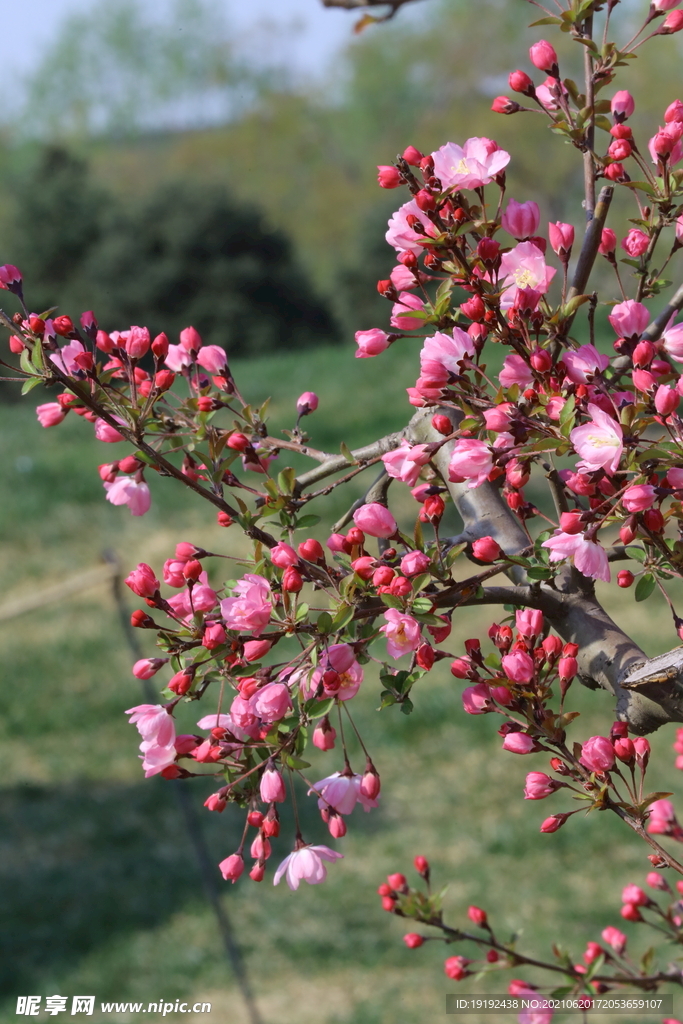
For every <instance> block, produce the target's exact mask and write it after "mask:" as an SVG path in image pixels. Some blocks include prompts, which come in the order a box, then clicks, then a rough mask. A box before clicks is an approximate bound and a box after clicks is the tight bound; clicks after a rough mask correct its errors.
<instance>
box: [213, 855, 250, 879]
mask: <svg viewBox="0 0 683 1024" xmlns="http://www.w3.org/2000/svg"><path fill="white" fill-rule="evenodd" d="M218 867H219V869H220V872H221V874H222V875H223V878H224V879H225V881H226V882H232V884H233V885H234V884H235V882H236V881H237V879H238V878H239V877H240V875H241V874H242V872H243V871H244V861H243V859H242V857H241V856H240V855H239V853H232V854H231V855H230V856H229V857H226V858H225V860H222V861H221V862H220V864H219V865H218Z"/></svg>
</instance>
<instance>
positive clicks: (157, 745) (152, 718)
mask: <svg viewBox="0 0 683 1024" xmlns="http://www.w3.org/2000/svg"><path fill="white" fill-rule="evenodd" d="M126 714H127V715H130V716H131V717H130V723H131V725H135V726H137V730H138V732H139V733H140V735H141V736H142V743H141V744H140V750H141V751H142V767H143V769H144V772H145V776H146V777H147V778H149V777H150V776H151V775H158V774H159V772H161V771H163V770H164V768H168V767H169V765H172V764H173V763H174V762H175V758H176V753H177V751H176V747H175V739H176V735H175V722H174V721H173V718H172V717H171V715H170V714H169V713H168V711H167V710H166V708H165V707H162V705H161V704H138V705H137V706H136V707H134V708H129V709H128V711H126Z"/></svg>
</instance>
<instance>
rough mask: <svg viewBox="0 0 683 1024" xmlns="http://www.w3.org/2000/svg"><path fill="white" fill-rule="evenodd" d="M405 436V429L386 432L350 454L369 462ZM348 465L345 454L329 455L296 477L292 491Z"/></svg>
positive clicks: (296, 490) (396, 444) (397, 444)
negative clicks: (317, 464) (383, 435)
mask: <svg viewBox="0 0 683 1024" xmlns="http://www.w3.org/2000/svg"><path fill="white" fill-rule="evenodd" d="M405 436H406V431H405V430H397V431H396V433H395V434H387V436H386V437H380V439H379V441H373V443H372V444H366V445H365V446H364V447H363V448H356V449H355V451H352V452H351V455H352V456H353V458H354V459H355V460H356V462H358V463H363V462H369V461H370V459H376V458H377V457H378V456H379V455H386V453H387V452H391V451H393V450H394V448H398V446H399V445H400V443H401V441H402V440H403V438H404V437H405ZM348 466H349V460H348V459H347V458H346V456H345V455H331V456H330V457H329V458H327V459H326V460H325V461H324V462H321V463H320V465H319V466H316V467H315V468H314V469H309V470H308V472H307V473H302V474H301V476H298V477H297V478H296V482H295V490H294V493H295V494H297V495H299V494H301V492H302V491H303V490H304V489H305V488H306V487H310V486H311V485H312V484H317V483H318V482H319V481H320V480H325V479H326V478H327V477H328V476H333V475H334V474H335V473H338V472H339V471H340V470H342V469H347V468H348Z"/></svg>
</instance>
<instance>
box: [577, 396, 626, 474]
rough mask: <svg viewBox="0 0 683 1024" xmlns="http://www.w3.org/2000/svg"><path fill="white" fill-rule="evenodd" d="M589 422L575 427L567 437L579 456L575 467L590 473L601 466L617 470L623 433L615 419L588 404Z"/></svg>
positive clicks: (610, 471) (608, 469) (622, 443)
mask: <svg viewBox="0 0 683 1024" xmlns="http://www.w3.org/2000/svg"><path fill="white" fill-rule="evenodd" d="M588 415H589V416H590V417H591V422H590V423H583V424H582V425H581V426H580V427H574V429H573V430H572V432H571V433H570V435H569V437H570V440H571V442H572V444H573V445H574V447H575V448H576V450H577V452H578V453H579V455H580V456H581V459H582V461H581V462H579V463H577V469H580V470H586V471H587V472H589V473H590V472H593V471H594V470H597V469H604V470H605V472H606V473H610V474H611V473H616V471H617V469H618V468H619V460H620V459H621V453H622V452H623V450H624V434H623V431H622V429H621V427H620V425H619V424H618V423H617V421H616V420H614V419H612V417H611V416H609V415H608V414H607V413H606V412H604V410H602V409H601V408H600V407H599V406H598V405H593V404H592V403H589V405H588Z"/></svg>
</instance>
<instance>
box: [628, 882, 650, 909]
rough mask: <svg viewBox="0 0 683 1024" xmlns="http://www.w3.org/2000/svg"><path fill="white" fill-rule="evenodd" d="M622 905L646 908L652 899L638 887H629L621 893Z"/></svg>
mask: <svg viewBox="0 0 683 1024" xmlns="http://www.w3.org/2000/svg"><path fill="white" fill-rule="evenodd" d="M621 902H622V903H633V904H634V905H635V906H636V907H646V906H647V905H648V903H649V902H650V897H649V896H648V895H647V893H645V892H644V891H643V889H641V888H640V886H638V885H627V886H625V887H624V888H623V889H622V891H621Z"/></svg>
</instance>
